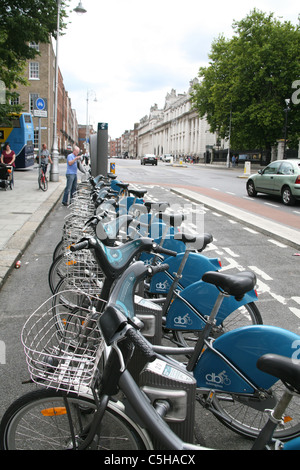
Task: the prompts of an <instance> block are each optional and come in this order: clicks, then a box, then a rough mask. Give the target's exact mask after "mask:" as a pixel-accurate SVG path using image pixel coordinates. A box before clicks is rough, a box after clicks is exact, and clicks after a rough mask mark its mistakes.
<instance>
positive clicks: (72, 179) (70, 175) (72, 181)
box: [62, 145, 81, 206]
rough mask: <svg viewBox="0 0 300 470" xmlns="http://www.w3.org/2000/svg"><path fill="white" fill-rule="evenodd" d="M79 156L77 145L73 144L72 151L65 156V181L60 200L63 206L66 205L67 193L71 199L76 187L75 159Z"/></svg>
mask: <svg viewBox="0 0 300 470" xmlns="http://www.w3.org/2000/svg"><path fill="white" fill-rule="evenodd" d="M80 158H81V157H80V156H79V147H77V146H76V145H75V146H74V148H73V153H70V155H68V156H67V171H66V178H67V183H66V188H65V192H64V195H63V200H62V204H63V205H64V206H67V205H68V200H69V195H70V200H71V199H72V197H73V195H74V193H75V191H76V189H77V160H79V159H80Z"/></svg>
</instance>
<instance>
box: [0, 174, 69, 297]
mask: <svg viewBox="0 0 300 470" xmlns="http://www.w3.org/2000/svg"><path fill="white" fill-rule="evenodd" d="M65 181H66V180H65V176H61V177H60V181H59V182H57V183H53V182H49V188H48V191H46V192H43V191H41V190H40V189H39V187H38V167H37V166H36V165H35V166H34V168H32V167H31V168H30V169H26V170H17V171H15V172H14V188H13V190H10V189H7V190H6V191H5V190H4V189H2V188H0V227H1V228H0V289H1V287H2V285H3V283H4V282H5V280H6V278H7V276H8V275H9V273H10V272H11V270H12V269H14V267H15V263H16V261H18V260H20V258H21V256H22V254H23V253H24V251H25V250H26V247H27V246H28V245H29V243H30V242H31V241H32V240H33V238H34V236H35V234H36V232H37V230H38V228H39V227H40V226H41V225H42V223H43V222H44V220H45V218H46V217H47V215H48V214H49V212H51V210H52V209H53V207H54V206H55V204H56V203H57V202H58V201H59V200H60V198H61V195H62V192H63V191H64V188H65Z"/></svg>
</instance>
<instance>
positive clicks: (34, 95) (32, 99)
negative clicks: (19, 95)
mask: <svg viewBox="0 0 300 470" xmlns="http://www.w3.org/2000/svg"><path fill="white" fill-rule="evenodd" d="M38 97H39V94H38V93H30V95H29V111H30V112H31V113H32V114H33V109H34V103H35V102H36V100H37V99H38Z"/></svg>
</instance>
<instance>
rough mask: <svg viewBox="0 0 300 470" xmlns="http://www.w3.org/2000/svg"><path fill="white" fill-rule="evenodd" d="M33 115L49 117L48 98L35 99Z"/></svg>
mask: <svg viewBox="0 0 300 470" xmlns="http://www.w3.org/2000/svg"><path fill="white" fill-rule="evenodd" d="M33 115H34V116H35V117H45V118H46V117H48V106H47V99H46V98H37V99H36V100H35V102H34V108H33Z"/></svg>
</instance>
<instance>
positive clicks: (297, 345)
mask: <svg viewBox="0 0 300 470" xmlns="http://www.w3.org/2000/svg"><path fill="white" fill-rule="evenodd" d="M292 349H295V351H294V352H293V354H292V359H293V360H296V361H298V360H299V359H300V340H297V339H296V340H295V341H293V343H292Z"/></svg>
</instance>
